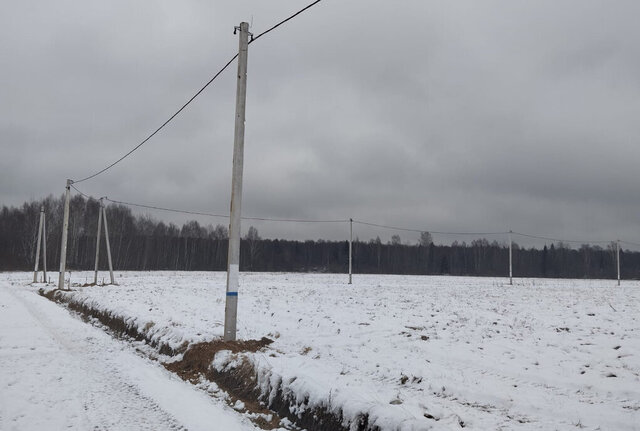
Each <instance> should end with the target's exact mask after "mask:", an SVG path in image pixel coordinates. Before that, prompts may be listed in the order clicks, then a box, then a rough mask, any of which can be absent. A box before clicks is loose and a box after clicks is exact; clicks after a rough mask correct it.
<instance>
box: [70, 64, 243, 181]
mask: <svg viewBox="0 0 640 431" xmlns="http://www.w3.org/2000/svg"><path fill="white" fill-rule="evenodd" d="M236 57H238V54H236V55H234V56H233V57H231V59H230V60H229V61H228V62H227V64H225V65H224V66H223V67H222V69H220V70H219V71H218V73H216V74H215V75H214V76H213V78H211V79H210V80H209V81H208V82H207V83H206V84H204V86H203V87H202V88H201V89H200V90H198V91H197V92H196V94H194V95H193V96H192V97H191V98H190V99H189V100H187V102H186V103H185V104H184V105H182V107H181V108H180V109H178V110H177V111H176V112H175V113H174V114H173V115H172V116H171V117H169V119H168V120H167V121H165V122H164V123H162V125H161V126H160V127H158V128H157V129H156V130H155V131H154V132H153V133H151V134H150V135H149V136H147V137H146V138H145V139H144V140H143V141H142V142H140V143H139V144H138V145H136V146H135V147H133V149H131V151H129V152H128V153H127V154H125V155H124V156H122V157H120V158H119V159H118V160H116V161H115V162H113V163H111V164H110V165H109V166H107V167H106V168H104V169H102V170H100V171H98V172H96V173H95V174H93V175H89V176H88V177H86V178H83V179H81V180H74V181H73V182H74V183H81V182H83V181H87V180H90V179H91V178H94V177H97V176H98V175H100V174H101V173H103V172H105V171H107V170H109V169H111V168H112V167H114V166H115V165H117V164H118V163H120V162H121V161H123V160H124V159H126V158H127V157H129V156H130V155H131V154H132V153H133V152H134V151H136V150H137V149H138V148H140V147H141V146H143V145H144V144H145V143H147V141H149V139H151V138H153V137H154V136H155V135H156V133H158V132H159V131H160V130H162V129H163V128H164V126H166V125H167V124H169V123H170V122H171V120H173V119H174V118H175V117H177V116H178V114H180V113H181V112H182V111H183V110H184V108H186V107H187V106H189V104H190V103H191V102H193V101H194V99H195V98H196V97H198V96H199V95H200V93H202V92H203V91H204V90H205V88H207V87H208V86H209V85H210V84H211V83H212V82H213V81H215V79H216V78H217V77H218V76H220V74H221V73H222V72H224V70H225V69H226V68H227V67H229V65H230V64H231V63H232V62H233V60H235V59H236Z"/></svg>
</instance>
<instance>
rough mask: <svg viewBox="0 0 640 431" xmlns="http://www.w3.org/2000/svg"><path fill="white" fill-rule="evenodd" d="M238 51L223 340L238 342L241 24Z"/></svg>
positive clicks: (245, 45)
mask: <svg viewBox="0 0 640 431" xmlns="http://www.w3.org/2000/svg"><path fill="white" fill-rule="evenodd" d="M238 30H239V31H240V42H239V49H238V84H237V88H236V124H235V134H234V140H233V171H232V180H231V217H230V222H229V254H228V258H227V300H226V305H225V310H224V340H225V341H234V340H235V339H236V321H237V315H238V285H239V280H238V278H239V275H240V218H241V209H242V168H243V162H244V121H245V106H246V100H247V54H248V49H249V24H248V23H246V22H241V23H240V26H239V27H235V29H234V34H235V33H236V32H237V31H238Z"/></svg>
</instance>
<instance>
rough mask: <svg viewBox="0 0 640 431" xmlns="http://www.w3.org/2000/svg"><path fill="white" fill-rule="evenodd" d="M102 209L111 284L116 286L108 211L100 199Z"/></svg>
mask: <svg viewBox="0 0 640 431" xmlns="http://www.w3.org/2000/svg"><path fill="white" fill-rule="evenodd" d="M100 207H101V208H102V220H103V221H104V242H105V243H106V244H107V260H108V261H109V276H110V277H111V284H116V280H115V278H113V263H112V262H111V244H110V243H109V228H108V226H107V210H105V208H104V204H103V203H102V199H100Z"/></svg>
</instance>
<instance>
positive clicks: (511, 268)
mask: <svg viewBox="0 0 640 431" xmlns="http://www.w3.org/2000/svg"><path fill="white" fill-rule="evenodd" d="M512 233H513V232H512V231H511V230H510V231H509V284H510V285H511V286H513V241H512V240H511V234H512Z"/></svg>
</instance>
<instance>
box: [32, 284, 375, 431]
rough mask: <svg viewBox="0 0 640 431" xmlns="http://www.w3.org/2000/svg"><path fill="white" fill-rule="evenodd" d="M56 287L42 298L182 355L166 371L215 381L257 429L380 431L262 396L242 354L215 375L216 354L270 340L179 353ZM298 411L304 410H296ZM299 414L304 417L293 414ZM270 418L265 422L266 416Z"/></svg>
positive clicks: (275, 392) (274, 395)
mask: <svg viewBox="0 0 640 431" xmlns="http://www.w3.org/2000/svg"><path fill="white" fill-rule="evenodd" d="M63 292H69V291H68V290H63V291H60V290H59V289H55V290H51V291H48V292H44V290H42V289H41V290H40V292H39V293H40V295H42V296H45V297H46V298H48V299H50V300H51V301H55V302H58V303H62V304H64V305H66V306H67V307H68V308H69V309H71V310H74V311H76V312H78V313H79V314H80V315H81V316H83V317H84V318H87V319H89V318H95V319H97V320H98V321H100V323H102V324H103V325H105V326H107V327H108V328H110V330H112V331H114V332H115V333H116V334H117V335H124V336H127V337H130V338H132V339H135V340H138V341H144V342H146V343H147V344H149V345H151V346H153V347H154V348H156V349H157V350H158V352H159V353H161V354H164V355H167V356H175V355H177V354H180V353H184V355H183V357H182V359H181V360H180V361H176V362H171V363H166V364H163V365H164V366H165V368H167V369H168V370H169V371H172V372H174V373H176V374H177V375H178V376H180V377H181V378H182V379H184V380H187V381H189V382H192V383H197V382H198V381H199V380H200V378H201V377H204V378H205V379H207V380H209V381H211V382H214V383H216V384H217V385H218V386H219V387H220V388H221V389H222V390H224V391H225V392H227V394H229V396H230V400H229V403H230V405H232V406H233V405H234V404H235V402H236V401H238V400H240V401H242V402H243V403H244V405H245V410H246V411H247V412H250V413H254V414H255V413H257V414H258V415H257V416H256V417H254V418H252V421H253V422H254V423H255V424H256V425H257V426H259V427H261V428H263V429H266V430H271V429H275V428H279V427H280V421H281V418H287V419H289V420H290V421H291V422H292V423H294V424H295V425H296V426H298V427H301V428H304V429H306V430H308V431H348V430H352V431H379V427H377V426H372V425H370V424H369V418H368V415H361V416H360V417H359V418H357V419H356V420H355V423H352V424H351V426H345V425H343V414H342V412H341V411H339V412H337V413H336V412H334V411H330V410H329V408H328V407H327V406H319V407H314V408H310V407H308V400H304V401H303V402H302V403H300V402H299V401H298V400H297V399H296V397H295V396H294V395H293V394H292V393H290V392H288V391H285V390H283V388H282V385H281V384H280V385H279V386H278V387H276V388H273V389H272V392H271V394H262V393H261V391H260V388H259V387H258V384H257V383H258V382H257V380H258V378H257V372H256V370H255V368H254V367H253V365H252V363H251V362H250V361H249V360H248V359H247V358H243V357H242V355H241V356H240V364H239V365H238V366H236V367H234V368H232V369H230V370H228V371H223V372H220V371H217V370H216V369H214V368H212V367H211V363H212V361H213V359H214V356H215V355H216V353H217V352H220V351H223V350H229V351H231V352H232V353H239V354H242V353H251V352H257V351H259V350H260V349H263V348H266V347H268V346H269V345H270V344H271V343H273V340H271V339H269V338H266V337H263V338H262V339H260V340H242V341H223V340H213V341H209V342H204V343H197V344H193V345H191V346H189V347H188V348H187V346H186V345H183V346H180V348H178V349H174V348H171V347H170V346H168V345H166V344H163V343H157V342H156V341H155V340H151V339H149V338H147V337H146V334H145V333H144V331H140V330H139V329H138V327H137V326H134V325H132V324H127V322H125V321H124V319H122V318H121V317H119V316H113V315H111V314H109V313H108V312H106V311H102V310H96V309H94V308H91V307H88V306H86V305H84V304H82V303H79V302H76V301H73V300H72V299H71V298H69V297H67V296H66V295H64V293H63ZM299 407H304V408H302V409H299ZM295 411H298V412H299V411H302V413H293V412H295ZM269 417H270V418H271V419H270V420H268V419H267V418H269Z"/></svg>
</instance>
